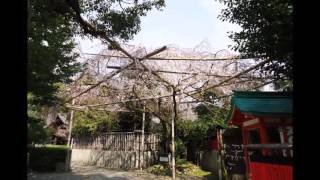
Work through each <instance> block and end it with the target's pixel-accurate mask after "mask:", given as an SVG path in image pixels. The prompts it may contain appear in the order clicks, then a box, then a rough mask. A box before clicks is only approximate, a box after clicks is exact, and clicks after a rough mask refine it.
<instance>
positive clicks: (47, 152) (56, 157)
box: [29, 146, 69, 172]
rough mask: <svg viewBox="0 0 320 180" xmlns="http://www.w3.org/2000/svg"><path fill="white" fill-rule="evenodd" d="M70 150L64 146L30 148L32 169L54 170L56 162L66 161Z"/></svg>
mask: <svg viewBox="0 0 320 180" xmlns="http://www.w3.org/2000/svg"><path fill="white" fill-rule="evenodd" d="M68 150H69V149H68V148H67V147H63V146H62V147H57V146H51V147H50V146H45V147H32V148H29V166H30V169H31V170H33V171H37V172H54V171H55V170H56V163H65V161H66V157H67V151H68Z"/></svg>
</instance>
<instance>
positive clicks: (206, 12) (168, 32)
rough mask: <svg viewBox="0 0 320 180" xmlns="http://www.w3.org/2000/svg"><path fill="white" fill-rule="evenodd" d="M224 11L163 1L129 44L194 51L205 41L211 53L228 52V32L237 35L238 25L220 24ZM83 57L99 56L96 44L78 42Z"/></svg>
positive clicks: (197, 0)
mask: <svg viewBox="0 0 320 180" xmlns="http://www.w3.org/2000/svg"><path fill="white" fill-rule="evenodd" d="M223 8H224V6H223V4H222V3H219V2H218V1H217V0H166V7H164V8H163V10H162V11H159V10H156V9H154V10H152V11H150V12H148V14H147V16H145V17H142V18H141V31H140V32H139V33H138V34H137V35H135V37H134V39H133V40H130V41H129V42H128V44H131V45H142V46H145V47H146V48H147V49H155V48H159V47H162V46H164V45H171V44H174V45H177V46H179V47H181V48H193V47H195V46H196V45H198V44H200V43H201V42H202V41H207V42H208V43H209V44H210V45H211V48H210V50H212V52H216V51H218V50H221V49H228V50H230V51H231V49H230V48H228V45H232V44H233V42H232V40H231V39H229V38H228V33H227V32H228V31H239V30H241V28H240V27H239V26H238V25H235V24H231V23H228V22H222V21H221V20H220V19H218V15H219V14H220V12H221V10H222V9H223ZM78 42H79V48H80V49H81V51H82V52H85V53H99V51H100V50H101V48H102V46H101V44H100V42H99V41H98V40H93V41H91V40H82V39H78Z"/></svg>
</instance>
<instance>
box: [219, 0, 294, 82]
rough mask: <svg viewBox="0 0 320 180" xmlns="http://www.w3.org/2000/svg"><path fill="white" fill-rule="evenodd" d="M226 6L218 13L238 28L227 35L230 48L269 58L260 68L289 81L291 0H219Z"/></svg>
mask: <svg viewBox="0 0 320 180" xmlns="http://www.w3.org/2000/svg"><path fill="white" fill-rule="evenodd" d="M219 1H220V2H222V3H224V4H225V5H226V6H227V8H225V9H223V10H222V12H221V15H220V16H219V17H220V19H221V20H222V21H229V22H231V23H235V24H238V25H240V26H241V27H242V30H241V31H240V32H233V33H231V35H230V36H229V37H230V38H231V39H232V40H233V41H234V42H235V43H236V45H235V46H234V47H233V49H234V50H236V51H239V52H240V53H243V54H245V56H249V57H257V56H260V57H262V58H263V59H270V60H271V62H270V63H267V64H265V65H264V66H263V67H262V68H261V70H262V71H263V72H265V73H269V74H272V75H274V77H275V78H281V77H286V78H287V79H289V80H292V77H293V74H292V66H293V60H292V55H293V46H292V43H293V20H292V12H293V7H292V1H291V0H264V1H260V0H219Z"/></svg>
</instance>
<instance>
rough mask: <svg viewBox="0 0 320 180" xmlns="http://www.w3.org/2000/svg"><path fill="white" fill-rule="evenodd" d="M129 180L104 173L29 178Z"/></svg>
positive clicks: (33, 178)
mask: <svg viewBox="0 0 320 180" xmlns="http://www.w3.org/2000/svg"><path fill="white" fill-rule="evenodd" d="M58 179H59V180H129V179H130V178H127V177H121V176H108V175H106V174H102V173H92V174H74V173H50V174H35V175H33V176H31V177H28V180H58Z"/></svg>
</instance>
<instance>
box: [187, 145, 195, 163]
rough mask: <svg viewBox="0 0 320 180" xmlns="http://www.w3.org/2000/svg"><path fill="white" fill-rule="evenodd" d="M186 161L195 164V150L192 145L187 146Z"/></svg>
mask: <svg viewBox="0 0 320 180" xmlns="http://www.w3.org/2000/svg"><path fill="white" fill-rule="evenodd" d="M187 161H190V162H193V163H194V164H195V163H196V161H197V159H196V148H195V147H194V145H193V144H192V143H188V144H187Z"/></svg>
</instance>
